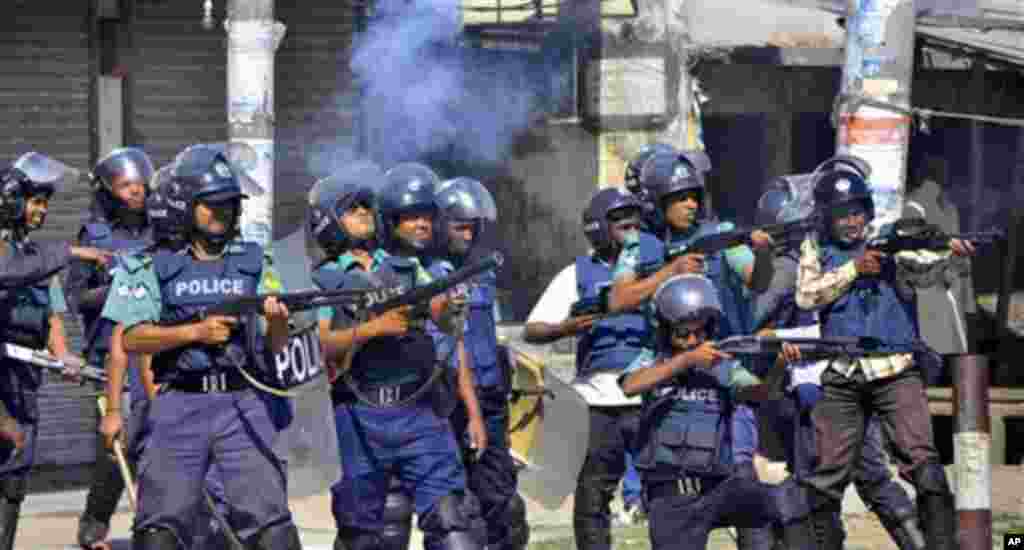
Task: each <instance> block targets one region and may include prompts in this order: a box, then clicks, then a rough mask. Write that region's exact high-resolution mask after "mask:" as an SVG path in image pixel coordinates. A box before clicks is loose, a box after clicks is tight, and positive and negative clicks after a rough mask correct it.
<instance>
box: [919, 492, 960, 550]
mask: <svg viewBox="0 0 1024 550" xmlns="http://www.w3.org/2000/svg"><path fill="white" fill-rule="evenodd" d="M917 513H918V516H919V517H920V518H921V526H922V527H923V528H924V529H923V530H924V535H925V541H926V545H927V547H928V550H956V548H957V538H956V528H957V520H956V513H955V512H954V510H953V495H951V494H935V493H925V494H923V495H921V496H918V497H917Z"/></svg>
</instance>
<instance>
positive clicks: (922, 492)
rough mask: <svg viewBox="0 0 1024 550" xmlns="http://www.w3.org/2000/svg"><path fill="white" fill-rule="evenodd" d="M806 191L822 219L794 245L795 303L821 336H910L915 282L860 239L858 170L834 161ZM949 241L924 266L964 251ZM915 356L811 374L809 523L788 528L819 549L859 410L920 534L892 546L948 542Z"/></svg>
mask: <svg viewBox="0 0 1024 550" xmlns="http://www.w3.org/2000/svg"><path fill="white" fill-rule="evenodd" d="M814 200H815V204H816V207H817V208H818V209H820V213H821V214H822V225H821V229H820V230H819V231H818V233H817V235H816V236H814V235H812V236H810V237H808V238H807V239H805V240H804V242H803V243H802V245H801V257H800V264H799V265H800V268H799V273H798V277H797V289H796V303H797V305H798V306H799V307H801V308H803V309H813V310H816V311H817V312H818V315H819V319H820V322H821V333H822V336H824V337H862V336H866V337H873V338H877V339H878V340H879V341H880V342H882V343H883V344H884V345H888V346H892V348H893V349H894V350H906V349H908V348H909V347H914V346H916V345H917V344H919V342H920V335H919V334H918V328H917V326H918V324H917V319H916V317H915V316H916V314H917V309H916V307H915V306H914V301H915V291H914V288H913V287H912V286H911V285H910V284H909V283H908V279H907V278H906V277H904V276H901V275H900V271H901V270H903V267H902V261H903V259H902V258H901V255H897V256H896V257H894V258H890V257H886V255H884V254H882V253H881V252H879V251H877V250H872V249H869V248H867V246H866V243H867V240H866V239H867V233H868V225H869V223H870V222H871V221H872V219H874V217H875V204H874V200H873V198H872V195H871V190H870V189H869V188H868V184H867V182H866V181H865V177H864V176H863V172H860V171H858V170H851V169H844V168H842V167H839V169H834V170H827V171H823V173H822V174H821V175H820V176H819V177H817V178H816V181H815V186H814ZM886 229H887V228H885V227H883V228H882V230H883V231H884V230H886ZM950 248H951V251H950V252H948V253H945V254H941V255H938V256H937V257H933V260H932V261H931V267H932V268H940V269H945V267H946V264H947V262H949V261H951V260H952V259H955V257H962V256H968V255H970V254H972V253H973V247H972V246H971V244H970V243H966V242H962V241H959V240H957V239H954V240H953V241H952V242H951V244H950ZM908 252H911V251H908ZM911 253H912V252H911ZM901 254H902V253H901ZM920 267H921V266H915V270H917V269H918V268H920ZM915 357H916V354H910V353H901V352H895V353H892V354H890V355H885V356H880V357H875V356H872V357H865V358H861V359H848V358H843V357H837V358H834V359H832V360H831V361H830V362H829V363H828V367H827V368H826V369H825V370H824V372H823V373H822V375H821V382H822V385H823V387H824V388H825V392H824V397H823V398H822V399H821V401H820V402H818V404H817V405H816V406H815V408H814V410H813V412H812V414H811V419H812V421H813V423H814V429H815V433H816V435H817V437H818V440H817V445H816V446H817V452H818V464H817V465H816V467H815V468H814V471H813V472H812V473H811V474H810V475H808V476H805V477H804V478H803V479H802V482H803V483H804V484H805V485H806V486H807V487H808V488H809V489H810V495H811V497H810V501H811V503H812V506H813V513H812V514H811V518H810V521H809V522H807V521H805V522H800V523H798V524H795V525H794V526H793V529H794V530H801V529H802V530H803V533H802V535H803V536H805V537H812V536H814V535H818V536H819V537H820V540H819V541H818V542H819V545H820V546H821V547H822V548H840V547H841V545H842V532H841V530H840V529H838V528H837V527H836V525H835V523H834V521H832V518H833V517H834V516H835V514H837V513H838V511H839V508H840V503H841V498H842V494H843V491H844V490H845V488H846V485H847V484H848V483H849V481H850V476H851V474H852V472H853V469H854V467H855V466H856V464H855V463H854V458H855V457H856V456H857V455H858V454H859V452H858V451H859V450H860V449H861V448H862V447H863V446H864V437H865V432H866V427H867V419H868V418H869V417H877V418H878V419H879V421H880V422H881V426H882V430H883V431H884V433H885V438H886V439H887V440H888V441H889V442H890V448H891V450H892V457H893V459H895V461H896V462H897V464H899V467H900V474H901V475H902V477H904V479H907V480H909V481H911V482H912V483H913V484H914V486H915V488H916V490H917V516H918V518H919V523H920V527H921V530H922V531H923V532H924V539H925V540H924V541H921V540H912V539H911V538H910V537H908V538H907V540H905V541H901V543H900V544H901V546H902V547H910V548H913V547H917V548H924V547H926V548H929V549H942V548H954V547H956V545H957V543H956V534H955V525H956V521H955V518H954V516H953V495H952V492H951V491H950V488H949V484H948V482H947V480H946V474H945V470H944V469H943V467H942V463H941V462H940V461H939V456H938V452H937V451H936V449H935V444H934V441H933V437H932V432H931V418H930V416H929V414H928V406H927V402H926V401H925V400H924V399H922V396H923V395H924V392H923V381H922V379H921V373H920V369H919V367H918V365H917V364H916V361H915ZM895 519H901V520H903V521H904V527H906V528H907V529H906V530H907V531H908V532H909V530H910V529H911V528H914V529H916V526H915V525H913V523H914V522H913V521H912V519H913V518H912V517H903V518H895ZM812 527H813V528H812ZM887 527H888V526H887ZM890 532H892V531H890ZM916 538H917V539H919V538H920V537H916Z"/></svg>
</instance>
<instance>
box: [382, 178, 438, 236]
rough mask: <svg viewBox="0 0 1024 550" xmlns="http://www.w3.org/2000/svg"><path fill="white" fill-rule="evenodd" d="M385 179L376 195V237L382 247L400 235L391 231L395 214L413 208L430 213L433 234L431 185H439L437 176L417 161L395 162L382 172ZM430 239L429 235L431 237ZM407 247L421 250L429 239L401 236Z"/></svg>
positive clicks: (410, 210)
mask: <svg viewBox="0 0 1024 550" xmlns="http://www.w3.org/2000/svg"><path fill="white" fill-rule="evenodd" d="M385 176H386V179H387V182H386V184H385V187H384V189H382V190H381V191H380V193H379V194H378V196H377V200H378V205H379V208H380V220H381V230H380V237H381V240H382V244H383V246H384V248H386V249H389V250H390V249H393V248H394V247H395V246H396V245H397V244H398V241H397V239H399V238H400V237H398V235H397V234H396V233H395V229H396V227H397V225H398V217H399V216H401V215H403V214H410V213H414V212H427V213H429V214H431V215H432V216H434V227H433V228H432V229H433V232H434V235H436V234H437V233H438V228H437V221H438V220H437V216H436V214H437V204H436V202H435V201H434V196H435V194H436V193H435V189H436V188H437V187H438V185H440V183H441V178H439V177H438V176H437V174H436V173H434V171H433V170H431V169H430V168H428V167H426V166H424V165H422V164H420V163H417V162H406V163H402V164H399V165H397V166H395V167H393V168H391V169H390V170H388V171H387V172H386V173H385ZM431 240H433V239H431ZM403 244H405V245H406V246H407V247H409V248H411V249H412V250H416V251H417V252H425V251H427V249H429V248H430V246H431V244H432V243H431V242H420V241H413V240H404V243H403Z"/></svg>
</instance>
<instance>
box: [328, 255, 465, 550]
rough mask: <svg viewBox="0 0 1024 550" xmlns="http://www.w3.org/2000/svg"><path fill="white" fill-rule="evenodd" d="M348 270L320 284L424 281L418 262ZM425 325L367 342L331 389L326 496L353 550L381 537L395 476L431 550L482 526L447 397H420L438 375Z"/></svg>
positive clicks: (335, 324)
mask: <svg viewBox="0 0 1024 550" xmlns="http://www.w3.org/2000/svg"><path fill="white" fill-rule="evenodd" d="M348 267H351V269H347V268H346V269H345V270H343V271H340V272H339V271H338V270H334V271H333V272H318V274H317V277H316V280H317V284H318V285H319V286H321V287H322V288H368V287H377V286H402V287H404V288H406V289H409V288H413V287H414V286H416V285H422V284H425V283H427V282H429V280H430V278H431V277H430V275H429V273H428V272H427V271H426V269H425V268H424V267H423V266H422V265H420V263H419V261H418V260H415V259H410V258H400V257H396V256H389V255H387V254H385V253H383V252H378V253H377V255H376V256H375V259H374V265H373V270H372V272H366V271H363V270H362V269H359V268H355V267H353V265H351V264H350V265H349V266H348ZM355 313H356V312H353V311H350V310H348V309H346V308H336V309H335V311H334V314H333V320H332V328H334V329H343V328H348V327H350V326H353V325H356V324H358V323H359V321H358V319H357V316H356V315H355ZM422 323H424V324H423V325H421V326H419V327H413V328H411V330H410V331H409V332H408V333H406V334H405V335H403V336H400V337H381V338H374V339H372V340H370V341H369V342H367V343H366V344H364V345H363V346H361V347H360V348H359V349H357V350H355V351H354V352H352V353H353V355H352V357H351V358H350V359H351V370H349V371H348V373H347V374H346V375H343V376H342V379H339V380H338V381H337V382H336V383H335V385H334V388H333V391H332V399H333V401H334V404H335V422H336V424H337V431H338V443H339V451H340V454H341V459H342V462H343V464H344V467H343V468H342V477H341V480H340V481H339V482H338V483H337V484H336V485H335V486H334V487H332V488H331V496H332V509H333V513H334V518H335V522H336V523H337V527H338V532H339V539H340V540H344V541H346V544H348V545H351V546H349V547H351V548H356V549H363V548H375V547H377V546H378V545H379V544H380V539H379V538H378V537H379V533H380V532H381V531H383V530H385V529H386V528H388V526H389V522H388V518H387V517H385V514H386V510H385V501H386V499H387V495H388V492H389V488H390V485H391V483H392V479H393V478H395V479H397V480H398V483H399V484H400V485H401V488H402V490H403V491H404V492H405V493H407V494H410V495H412V500H413V505H414V507H415V510H416V513H417V514H418V517H419V527H420V530H422V531H423V533H424V544H425V547H426V548H427V549H428V550H436V549H440V548H445V547H446V545H447V544H448V542H447V540H448V539H449V538H450V537H451V536H459V534H460V533H464V532H471V531H474V530H475V531H476V532H477V533H479V531H480V530H481V529H482V527H483V526H482V524H481V519H480V509H479V503H478V502H477V501H476V499H475V498H474V497H473V496H472V493H471V492H470V491H468V489H467V484H466V472H465V469H464V467H463V464H462V461H461V458H460V455H459V447H458V444H457V443H456V441H455V436H454V434H453V432H452V427H451V424H450V423H449V421H448V417H447V415H448V413H449V412H450V408H449V404H450V402H451V401H452V400H453V399H454V396H453V395H451V394H449V395H447V396H445V395H442V394H443V393H444V392H443V385H442V386H438V385H437V383H435V387H433V388H431V389H430V390H429V391H425V392H422V393H420V394H419V395H417V391H418V390H419V389H420V388H422V387H423V385H424V383H425V382H426V381H427V380H428V378H429V377H430V376H431V374H432V373H433V372H434V369H435V368H437V364H436V361H437V350H436V348H435V344H434V335H432V334H431V332H432V331H433V330H436V328H435V327H433V323H432V322H431V321H422ZM439 382H440V381H439ZM357 392H358V393H357ZM440 401H448V402H449V403H443V402H440ZM444 409H447V410H444Z"/></svg>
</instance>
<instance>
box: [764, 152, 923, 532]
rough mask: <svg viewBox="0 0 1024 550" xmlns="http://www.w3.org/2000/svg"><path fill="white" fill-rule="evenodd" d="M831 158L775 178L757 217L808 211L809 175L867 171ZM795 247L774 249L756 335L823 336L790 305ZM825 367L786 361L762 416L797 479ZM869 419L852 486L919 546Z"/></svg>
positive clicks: (875, 424) (777, 218) (791, 217)
mask: <svg viewBox="0 0 1024 550" xmlns="http://www.w3.org/2000/svg"><path fill="white" fill-rule="evenodd" d="M830 161H833V159H830ZM830 161H826V163H824V164H823V165H822V167H821V168H818V169H816V170H815V171H814V172H812V173H811V174H805V175H797V176H786V177H783V178H777V179H776V180H774V181H773V182H772V183H771V184H770V186H769V189H768V190H767V191H765V193H764V194H763V195H762V196H761V198H760V200H759V201H758V211H757V217H758V223H759V224H775V223H788V222H793V221H796V220H797V219H799V218H801V217H803V216H806V215H810V214H811V213H812V212H811V210H810V208H809V207H813V200H812V201H803V200H802V199H804V198H810V195H811V190H812V189H813V186H814V182H815V180H816V179H817V178H818V177H820V176H822V175H824V174H827V173H830V172H832V171H834V170H837V169H839V170H857V173H858V174H859V175H860V176H862V177H866V174H864V173H863V172H860V170H859V169H856V168H854V165H852V164H845V163H836V162H830ZM808 202H809V204H808ZM801 203H804V204H801ZM798 245H799V243H798V242H797V243H793V245H792V246H781V247H779V248H777V249H776V255H775V269H774V277H773V279H772V285H771V288H770V289H769V290H768V291H767V292H765V293H763V294H759V295H757V296H755V297H754V323H755V327H754V328H755V330H757V331H758V332H759V333H766V332H767V333H778V334H780V335H781V334H784V333H789V334H791V335H802V336H806V337H819V336H820V334H821V330H820V326H819V323H818V318H817V314H816V312H813V311H807V310H801V309H799V308H798V307H797V305H796V282H797V271H798V266H799V262H800V256H799V252H798ZM826 366H827V362H825V361H802V362H796V363H793V364H791V365H789V375H788V378H789V380H788V383H787V392H786V394H785V395H784V396H783V398H782V399H781V400H779V401H777V402H773V403H772V405H771V406H769V407H767V410H769V411H771V414H768V415H767V416H768V417H770V419H771V421H772V424H774V426H775V427H776V432H777V433H779V434H780V435H781V437H782V442H783V447H784V449H785V452H786V462H787V467H788V469H789V471H790V472H792V473H793V475H795V476H797V477H801V478H802V477H805V476H807V475H810V473H811V472H812V471H813V469H814V464H815V462H816V461H817V452H816V450H815V438H814V426H813V424H812V423H811V411H812V410H813V409H814V406H815V405H816V404H817V403H818V401H820V400H821V397H822V389H821V373H822V371H823V370H824V368H825V367H826ZM762 410H765V409H762ZM868 422H869V423H868V428H867V431H866V433H865V435H864V448H863V449H862V450H861V454H860V459H859V460H858V462H857V465H856V470H855V473H854V476H853V477H854V486H855V487H856V488H857V492H858V494H860V496H861V499H862V500H864V502H865V503H867V504H868V506H869V508H870V509H871V510H872V511H874V512H875V514H877V515H878V518H879V519H880V520H881V522H882V525H883V526H884V527H885V528H886V530H887V531H888V532H889V534H890V536H891V537H892V539H893V541H895V542H896V544H897V545H898V546H899V547H900V548H901V549H902V550H911V549H914V548H920V547H921V545H923V544H924V535H923V533H921V531H920V528H919V527H918V526H917V518H916V517H914V504H913V502H912V501H911V500H910V497H909V496H908V495H907V493H906V492H905V491H904V490H903V488H902V487H901V486H900V485H899V484H897V483H896V482H895V481H894V480H893V479H892V477H891V474H890V473H889V467H888V465H887V461H886V456H885V448H884V442H883V439H882V433H881V426H880V424H879V420H878V418H877V417H872V418H871V419H870V420H869V421H868ZM834 521H835V522H841V518H840V517H839V516H838V515H836V517H835V518H834ZM840 526H841V523H840Z"/></svg>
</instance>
